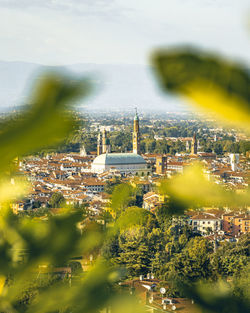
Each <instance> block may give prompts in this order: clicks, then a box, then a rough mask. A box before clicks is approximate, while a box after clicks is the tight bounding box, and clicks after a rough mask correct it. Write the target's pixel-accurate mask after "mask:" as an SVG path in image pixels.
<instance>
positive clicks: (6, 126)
mask: <svg viewBox="0 0 250 313" xmlns="http://www.w3.org/2000/svg"><path fill="white" fill-rule="evenodd" d="M37 84H38V85H37V87H36V88H34V93H33V95H32V97H31V101H30V102H31V104H30V105H27V106H26V107H25V108H24V110H23V111H21V112H20V113H18V114H17V115H16V116H15V117H14V118H13V117H12V116H11V117H10V118H9V119H6V120H5V121H4V122H2V123H1V125H0V142H1V146H0V158H1V164H0V171H3V170H4V169H6V168H7V167H8V166H9V164H10V162H11V161H12V160H13V159H14V158H15V157H17V156H18V157H19V156H22V155H24V154H26V153H31V152H32V151H37V150H40V149H42V148H44V147H48V146H50V145H53V144H56V143H59V142H60V141H62V140H63V139H64V138H65V136H66V135H68V134H69V132H70V131H72V130H73V127H75V123H76V120H75V118H74V115H73V114H72V110H71V109H72V108H71V107H70V105H72V104H74V103H75V102H76V101H77V100H79V98H80V97H81V96H85V95H87V94H88V92H89V89H90V85H89V83H88V81H87V80H86V79H84V80H77V79H73V78H70V77H67V76H63V75H59V74H55V73H54V74H51V75H47V76H45V77H44V78H42V81H39V83H37Z"/></svg>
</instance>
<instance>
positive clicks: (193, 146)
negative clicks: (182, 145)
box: [191, 133, 197, 154]
mask: <svg viewBox="0 0 250 313" xmlns="http://www.w3.org/2000/svg"><path fill="white" fill-rule="evenodd" d="M191 154H197V139H196V133H194V136H193V139H192V144H191Z"/></svg>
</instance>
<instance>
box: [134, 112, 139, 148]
mask: <svg viewBox="0 0 250 313" xmlns="http://www.w3.org/2000/svg"><path fill="white" fill-rule="evenodd" d="M133 153H136V154H140V129H139V117H138V114H137V109H135V117H134V131H133Z"/></svg>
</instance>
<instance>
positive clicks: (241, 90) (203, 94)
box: [153, 48, 250, 132]
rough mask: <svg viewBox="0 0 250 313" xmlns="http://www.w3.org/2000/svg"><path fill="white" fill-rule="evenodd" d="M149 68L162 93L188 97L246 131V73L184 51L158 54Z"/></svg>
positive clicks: (249, 91) (249, 113)
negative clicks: (155, 74) (162, 89)
mask: <svg viewBox="0 0 250 313" xmlns="http://www.w3.org/2000/svg"><path fill="white" fill-rule="evenodd" d="M153 65H154V67H155V70H156V72H157V74H158V77H159V79H160V83H161V85H162V87H163V88H164V89H166V91H168V92H171V93H174V94H178V95H181V96H185V97H188V98H189V99H190V100H191V101H192V102H194V103H196V104H197V105H199V106H200V107H201V108H204V109H206V110H207V111H209V112H214V113H216V116H217V118H219V119H221V120H222V121H226V122H227V123H229V124H230V125H235V126H237V127H240V128H241V129H243V130H245V131H247V132H250V88H249V86H250V74H249V70H247V69H246V68H244V67H243V66H241V65H239V64H237V63H233V62H229V61H225V60H224V59H222V58H219V57H217V56H215V55H212V54H208V53H205V52H203V51H199V50H194V49H188V48H179V49H173V50H166V51H164V50H163V51H158V52H156V53H155V54H154V57H153Z"/></svg>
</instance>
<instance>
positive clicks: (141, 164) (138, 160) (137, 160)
mask: <svg viewBox="0 0 250 313" xmlns="http://www.w3.org/2000/svg"><path fill="white" fill-rule="evenodd" d="M97 154H98V156H97V157H96V158H95V159H94V161H93V163H92V165H91V171H92V172H93V173H103V172H107V171H110V170H118V171H120V173H121V174H132V175H140V176H141V175H142V176H144V175H149V174H150V173H151V168H150V167H149V166H148V164H147V163H146V161H145V160H144V158H143V157H142V156H141V155H140V131H139V118H138V115H137V112H136V115H135V118H134V131H133V153H111V152H110V145H109V141H108V140H107V138H106V132H105V131H103V134H102V139H101V135H99V136H98V141H97Z"/></svg>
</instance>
